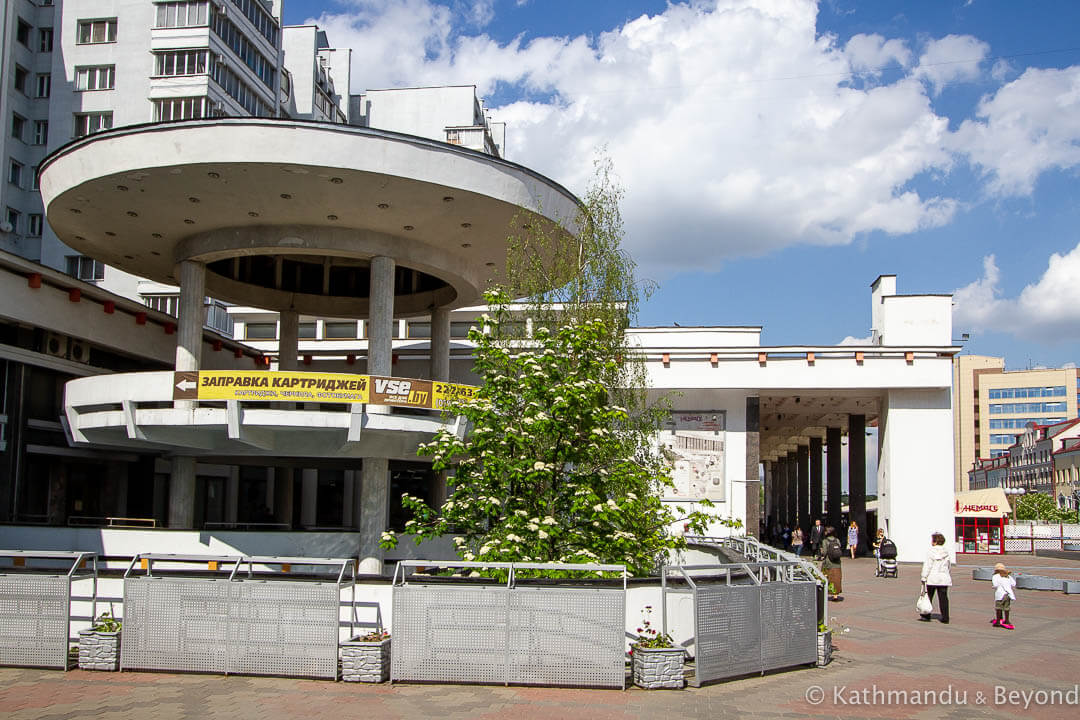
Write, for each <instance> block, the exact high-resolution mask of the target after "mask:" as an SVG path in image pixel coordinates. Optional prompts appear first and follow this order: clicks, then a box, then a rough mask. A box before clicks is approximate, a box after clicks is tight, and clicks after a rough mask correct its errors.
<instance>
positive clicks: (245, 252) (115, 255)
mask: <svg viewBox="0 0 1080 720" xmlns="http://www.w3.org/2000/svg"><path fill="white" fill-rule="evenodd" d="M40 185H41V195H42V199H43V200H44V203H45V210H46V214H47V216H48V220H49V225H50V226H51V227H52V229H53V230H54V231H55V232H56V234H57V235H58V236H59V238H60V239H61V240H62V241H63V242H64V243H66V244H67V245H69V246H71V247H72V248H74V249H75V250H78V251H79V252H81V253H83V254H85V255H88V256H90V257H93V258H96V259H98V260H101V261H103V262H105V263H108V264H110V265H113V266H115V267H118V268H121V269H123V270H126V271H128V272H130V273H133V274H135V275H139V276H142V277H146V278H150V279H153V280H157V281H159V282H164V283H171V284H175V283H176V282H177V279H178V278H179V272H178V271H177V269H176V268H177V264H178V263H179V262H180V261H182V260H187V259H191V260H198V261H202V262H205V263H206V264H207V278H206V290H207V294H210V295H213V296H214V297H217V298H220V299H222V300H225V301H228V302H234V303H241V304H245V305H252V306H255V307H264V308H267V309H271V310H282V309H288V308H292V309H295V310H297V311H300V312H303V313H310V314H319V315H326V316H334V317H364V316H366V315H367V313H368V285H369V261H370V258H372V257H374V256H378V255H385V256H389V257H392V258H394V259H395V260H396V261H397V264H398V270H397V276H396V283H395V286H396V287H395V314H398V315H419V314H425V313H427V312H429V311H430V310H431V309H432V308H434V307H460V306H465V305H470V304H475V303H476V302H477V301H478V300H479V299H480V296H481V294H482V292H483V291H484V289H485V288H486V287H488V286H489V285H490V284H491V283H492V282H497V281H499V280H500V277H501V275H502V271H503V268H504V267H505V260H506V238H507V236H508V234H509V233H510V231H511V225H512V224H515V225H516V224H521V225H532V226H533V227H542V228H546V229H548V230H550V231H551V232H552V233H555V234H556V237H561V238H563V239H564V240H565V242H567V243H571V242H574V239H573V233H575V232H576V227H575V225H574V223H575V221H576V219H577V217H578V211H579V207H580V204H579V201H578V200H577V198H575V197H574V196H573V195H572V194H571V193H570V192H569V191H567V190H566V189H565V188H563V187H562V186H561V185H559V184H557V183H555V182H553V181H551V180H549V179H547V178H545V177H543V176H542V175H539V174H537V173H534V172H532V171H530V170H529V169H527V168H525V167H522V166H520V165H516V164H514V163H511V162H507V161H505V160H501V159H499V158H495V157H492V156H490V155H485V154H483V153H479V152H476V151H473V150H467V149H465V148H460V147H456V146H454V145H449V144H446V143H441V142H436V141H433V140H427V139H424V138H419V137H415V136H411V135H402V134H399V133H393V132H387V131H383V130H374V129H370V128H360V127H353V126H348V125H331V124H325V123H312V122H304V121H293V120H276V119H256V118H226V119H218V120H196V121H185V122H178V123H159V124H153V125H138V126H129V127H123V128H117V129H113V130H107V131H103V132H100V133H95V134H94V135H90V136H88V137H85V138H81V139H79V140H76V141H74V142H72V143H69V144H67V145H65V146H63V147H61V148H60V149H58V150H56V151H55V152H53V153H52V154H51V155H49V156H48V157H47V158H46V159H45V160H44V161H43V162H42V164H41V170H40Z"/></svg>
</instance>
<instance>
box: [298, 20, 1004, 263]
mask: <svg viewBox="0 0 1080 720" xmlns="http://www.w3.org/2000/svg"><path fill="white" fill-rule="evenodd" d="M344 6H345V8H346V12H344V13H342V14H336V15H331V14H327V15H323V16H322V17H320V18H318V19H317V22H318V23H319V25H320V26H322V27H323V28H324V29H325V30H326V31H327V32H328V35H329V37H330V40H331V42H333V43H335V44H336V45H337V46H338V47H352V48H353V49H354V50H353V62H354V66H353V78H354V88H353V89H354V91H360V90H362V89H364V88H377V87H393V86H410V85H411V86H416V85H430V84H475V85H477V89H478V92H479V93H480V94H481V95H482V96H488V97H491V96H492V95H495V96H496V97H506V96H508V95H509V96H514V97H524V99H522V100H519V101H517V102H512V103H509V104H504V105H503V106H502V107H496V108H494V112H493V116H494V117H495V118H496V119H497V120H500V121H505V122H506V123H507V147H508V154H509V158H510V159H511V160H514V161H516V162H520V163H522V164H524V165H527V166H529V167H532V168H534V169H536V170H537V171H539V172H542V173H544V174H546V175H548V176H549V177H552V178H553V179H555V180H557V181H559V182H561V183H563V184H564V185H566V186H568V187H569V188H571V189H572V190H575V191H577V192H581V191H582V190H583V189H584V187H585V185H586V183H587V181H588V179H589V176H590V173H591V167H592V162H591V160H592V157H593V155H594V153H595V152H596V150H597V149H598V148H601V147H606V148H607V152H608V154H610V156H611V157H612V160H613V161H614V163H615V167H616V169H617V171H618V173H619V176H620V177H621V179H622V181H623V183H624V184H625V186H626V191H627V192H626V197H625V202H624V205H623V210H624V215H625V219H626V227H627V231H628V245H629V248H630V250H631V251H632V252H634V254H635V256H636V257H637V260H638V262H639V263H640V264H641V265H642V266H643V269H644V270H645V271H646V272H647V273H648V274H649V275H650V276H653V277H656V276H662V275H664V274H665V273H667V272H671V271H678V270H685V269H694V270H700V271H706V272H708V271H713V270H716V269H717V268H718V267H719V266H720V265H721V264H722V263H723V262H724V261H726V260H728V259H731V258H735V257H745V256H751V255H764V254H767V253H769V252H771V251H774V250H776V249H779V248H783V247H786V246H790V245H794V244H845V243H850V242H852V241H853V240H854V238H856V237H857V236H859V235H860V234H864V233H870V232H875V231H880V232H884V233H888V234H893V235H902V234H906V233H911V232H914V231H917V230H921V229H925V228H930V227H938V226H942V225H945V224H947V223H948V222H949V221H950V220H951V218H952V216H953V215H954V213H955V212H956V209H957V204H956V202H955V200H954V199H953V198H952V197H949V195H948V194H945V193H939V192H936V191H934V190H933V189H930V190H927V189H926V188H927V187H928V186H927V185H924V184H920V185H919V187H918V188H916V187H915V186H914V182H913V181H915V180H916V179H917V178H921V177H926V176H929V177H940V176H943V175H944V174H946V173H947V172H948V171H949V170H950V169H951V168H952V166H953V164H954V163H955V162H956V160H957V159H958V158H961V159H962V158H964V157H965V155H964V153H966V152H968V151H970V152H971V153H972V155H971V156H972V157H973V158H975V161H976V162H980V163H984V162H989V161H988V160H986V159H984V158H982V155H981V154H979V144H978V143H977V142H975V141H974V139H973V140H969V141H966V142H963V143H959V144H958V143H957V141H956V139H955V138H953V137H952V135H951V134H950V132H949V129H948V119H947V118H946V117H944V116H943V115H938V114H937V113H936V112H935V110H934V108H933V107H932V104H931V101H930V97H929V96H928V87H933V88H937V89H940V88H941V87H943V86H944V85H945V84H947V83H950V82H959V81H962V80H968V79H973V78H974V77H975V73H977V72H978V62H960V63H957V62H954V61H956V60H964V61H971V60H979V59H982V58H984V57H985V56H986V54H987V50H988V48H987V46H986V45H985V43H981V42H980V41H977V40H975V39H974V38H971V37H967V36H949V37H947V38H943V39H941V40H932V41H930V42H928V43H926V45H925V49H924V52H923V54H922V56H921V57H920V59H919V61H918V62H917V63H914V66H913V59H912V55H911V51H910V50H909V49H908V48H907V46H906V45H905V44H904V43H903V42H902V41H900V40H896V39H889V38H885V37H882V36H880V35H858V36H855V37H853V38H851V39H850V40H849V41H848V42H847V43H846V44H845V45H844V46H842V47H841V46H840V45H838V43H837V40H836V38H835V37H832V36H828V35H821V34H819V33H818V29H817V5H816V4H815V2H813V1H812V0H716V2H714V3H706V2H691V3H689V4H669V5H668V6H667V7H666V9H665V10H664V11H663V12H662V13H660V14H657V15H642V16H641V17H639V18H637V19H634V20H632V21H630V22H627V23H626V24H625V25H623V26H622V27H618V28H614V29H612V30H610V31H607V32H603V33H599V34H596V35H591V36H577V37H537V38H531V39H526V38H525V36H519V37H518V38H515V39H513V40H511V41H510V42H505V43H499V42H496V41H495V40H493V39H492V38H491V37H489V36H488V35H486V34H483V33H477V32H473V31H468V28H470V27H473V25H472V23H474V22H476V18H473V17H472V16H470V15H469V14H468V13H465V14H464V15H463V14H462V13H463V12H464V11H462V10H460V7H462V6H460V5H455V6H454V7H456V8H459V12H457V13H455V12H453V11H452V10H450V9H448V8H446V7H443V6H439V5H436V4H434V2H433V0H350V2H348V3H345V5H344ZM484 6H485V7H494V8H495V12H496V13H497V12H498V6H497V5H495V6H491V5H490V4H488V3H486V2H485V3H484ZM893 65H895V66H896V67H897V68H899V69H900V70H901V76H900V77H899V78H898V79H895V80H891V81H889V82H887V83H886V82H883V81H882V80H881V77H882V75H881V70H882V69H884V68H887V67H891V66H893ZM856 75H857V76H858V79H857V80H853V76H856ZM507 88H512V89H513V92H510V93H507V92H505V91H506V89H507ZM987 107H988V112H990V113H991V115H989V116H987V118H988V119H987V122H988V123H990V122H991V121H992V119H993V118H994V117H996V113H995V112H994V110H993V108H991V107H990V106H987ZM995 129H996V126H995ZM975 134H976V135H977V133H975ZM929 187H930V188H933V186H929ZM674 238H678V241H679V242H678V245H679V249H680V252H679V253H672V252H671V246H672V240H673V239H674Z"/></svg>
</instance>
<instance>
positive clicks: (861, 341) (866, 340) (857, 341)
mask: <svg viewBox="0 0 1080 720" xmlns="http://www.w3.org/2000/svg"><path fill="white" fill-rule="evenodd" d="M873 341H874V336H873V335H867V336H866V337H861V338H857V337H853V336H851V335H848V336H847V337H846V338H844V339H843V340H841V341H840V342H838V343H837V345H872V344H873Z"/></svg>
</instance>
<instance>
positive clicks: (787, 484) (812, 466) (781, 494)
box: [765, 415, 870, 553]
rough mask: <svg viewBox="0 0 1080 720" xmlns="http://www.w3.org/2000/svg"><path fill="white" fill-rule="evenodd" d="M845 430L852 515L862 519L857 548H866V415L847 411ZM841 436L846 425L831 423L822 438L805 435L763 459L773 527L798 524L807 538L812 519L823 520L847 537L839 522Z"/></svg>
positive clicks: (842, 537) (766, 495)
mask: <svg viewBox="0 0 1080 720" xmlns="http://www.w3.org/2000/svg"><path fill="white" fill-rule="evenodd" d="M847 434H848V437H849V438H851V440H849V442H848V444H847V452H848V520H849V521H851V520H854V521H855V522H856V523H858V526H859V528H860V532H859V545H858V550H859V552H863V553H865V552H866V551H867V548H868V547H869V541H870V538H868V537H867V534H866V530H867V528H866V442H865V438H866V416H865V415H849V416H848V427H847ZM842 435H843V428H840V427H828V428H826V429H825V437H824V438H821V437H808V438H805V441H806V442H805V444H803V443H800V444H798V445H797V446H796V449H795V450H792V451H789V452H788V453H787V454H786V455H784V456H781V457H778V458H775V459H773V460H771V461H766V462H765V488H766V489H765V502H766V509H765V517H766V518H767V519H768V520H767V522H768V524H769V525H770V526H772V527H780V528H783V527H784V526H787V527H790V528H792V529H794V528H795V527H796V526H797V527H799V528H801V529H802V531H803V534H804V536H806V537H807V538H809V534H810V531H811V529H812V528H813V525H814V521H815V520H818V519H820V520H821V521H822V525H825V526H830V525H831V526H833V527H834V528H836V533H837V536H838V537H839V538H840V539H841V541H842V542H844V541H845V538H846V529H845V528H842V527H841V526H840V521H841V493H842V489H841V468H842V457H841V454H840V453H841V452H843V450H842V439H841V438H842ZM822 456H824V463H823V462H822ZM823 465H824V468H823ZM823 469H824V477H822V470H823Z"/></svg>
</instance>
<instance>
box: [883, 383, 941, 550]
mask: <svg viewBox="0 0 1080 720" xmlns="http://www.w3.org/2000/svg"><path fill="white" fill-rule="evenodd" d="M951 395H952V393H951V391H950V390H949V389H948V388H944V389H936V390H935V389H925V390H890V391H888V392H886V393H884V394H883V395H882V413H881V416H882V420H881V426H880V428H879V437H880V451H879V452H880V454H879V457H878V477H877V482H878V485H877V487H878V527H884V528H886V532H887V533H888V535H889V537H891V538H892V539H893V540H894V541H895V542H896V547H897V549H898V551H899V559H900V560H901V561H904V562H917V561H921V560H922V559H923V558H924V557H925V556H926V551H927V549H928V548H929V547H930V536H931V535H932V534H933V533H935V532H940V533H942V534H943V535H944V536H945V539H946V543H945V544H946V547H949V548H950V549H951V551H952V552H953V555H954V559H955V552H956V550H955V548H953V547H952V538H953V536H954V532H953V483H952V462H953V442H952V440H953V426H952V399H951Z"/></svg>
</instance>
